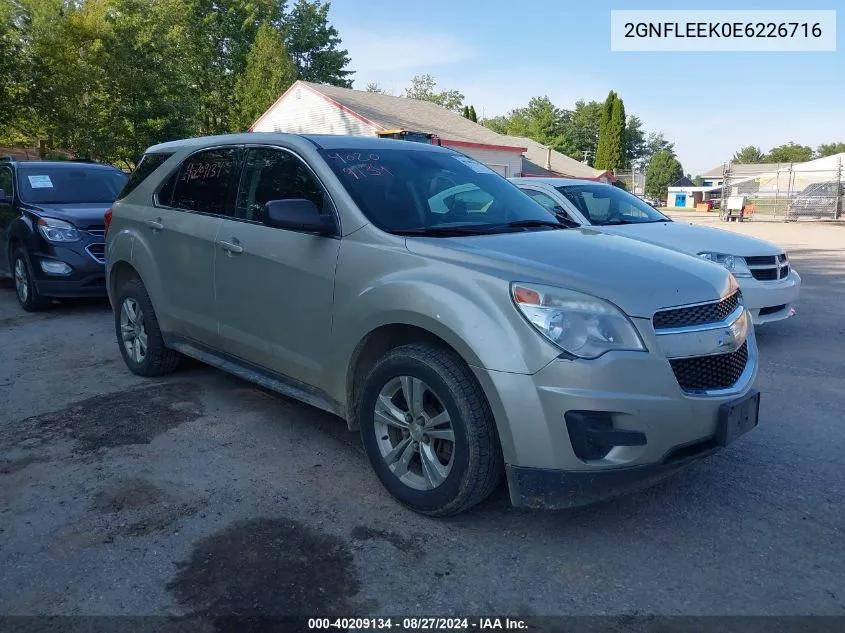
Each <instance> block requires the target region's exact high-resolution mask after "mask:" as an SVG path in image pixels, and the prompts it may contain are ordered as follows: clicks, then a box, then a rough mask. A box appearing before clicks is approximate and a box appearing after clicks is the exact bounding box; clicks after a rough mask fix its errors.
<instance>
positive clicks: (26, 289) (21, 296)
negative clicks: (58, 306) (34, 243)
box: [12, 246, 51, 312]
mask: <svg viewBox="0 0 845 633" xmlns="http://www.w3.org/2000/svg"><path fill="white" fill-rule="evenodd" d="M12 276H13V278H14V280H15V295H17V297H18V303H20V304H21V307H22V308H23V309H24V310H26V311H27V312H36V311H38V310H43V309H44V308H46V307H47V306H49V305H50V303H51V301H50V298H49V297H45V296H43V295H41V294H40V293H39V292H38V288H37V287H36V286H35V278H34V277H33V274H32V266H31V265H30V263H29V257H27V255H26V251H25V250H24V249H23V248H22V247H20V246H18V247H17V248H16V249H15V250H14V252H13V253H12Z"/></svg>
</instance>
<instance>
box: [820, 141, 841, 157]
mask: <svg viewBox="0 0 845 633" xmlns="http://www.w3.org/2000/svg"><path fill="white" fill-rule="evenodd" d="M843 152H845V143H826V144H824V143H823V144H821V145H819V146H818V147H817V148H816V156H818V157H819V158H824V157H825V156H834V155H835V154H842V153H843Z"/></svg>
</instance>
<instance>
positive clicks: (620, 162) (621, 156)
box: [594, 90, 626, 171]
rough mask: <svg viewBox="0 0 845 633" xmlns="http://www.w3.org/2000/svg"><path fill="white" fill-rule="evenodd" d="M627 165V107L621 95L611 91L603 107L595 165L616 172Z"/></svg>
mask: <svg viewBox="0 0 845 633" xmlns="http://www.w3.org/2000/svg"><path fill="white" fill-rule="evenodd" d="M625 164H626V145H625V105H624V104H623V103H622V99H620V98H619V95H617V94H616V93H615V92H614V91H612V90H611V91H610V94H608V95H607V99H606V100H605V102H604V105H603V106H602V113H601V121H600V122H599V143H598V148H597V149H596V160H595V163H594V165H595V167H596V169H608V170H610V171H614V170H617V169H620V168H621V167H623V166H624V165H625Z"/></svg>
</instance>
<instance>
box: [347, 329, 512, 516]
mask: <svg viewBox="0 0 845 633" xmlns="http://www.w3.org/2000/svg"><path fill="white" fill-rule="evenodd" d="M359 415H360V417H359V419H360V421H361V435H362V438H363V443H364V448H365V450H366V452H367V456H368V457H369V459H370V463H371V464H372V466H373V469H374V470H375V472H376V475H377V476H378V477H379V479H380V480H381V482H382V484H383V485H384V487H385V488H387V490H388V491H389V492H390V493H391V494H392V495H393V496H394V497H396V498H397V499H398V500H400V501H401V502H402V503H404V504H406V505H408V506H410V507H411V508H413V509H414V510H416V511H417V512H421V513H423V514H428V515H431V516H447V515H451V514H457V513H459V512H462V511H464V510H466V509H467V508H470V507H471V506H473V505H475V504H477V503H479V502H480V501H482V500H484V499H485V498H487V497H488V496H489V495H490V494H491V493H492V492H493V490H494V489H495V488H496V486H497V485H498V484H499V482H500V481H501V478H502V472H503V468H504V466H503V463H502V451H501V447H500V445H499V439H498V435H497V433H496V428H495V423H494V420H493V415H492V413H491V411H490V407H489V405H488V404H487V400H486V398H485V396H484V393H483V391H482V390H481V386H480V385H479V384H478V381H477V380H476V379H475V376H474V375H473V374H472V372H471V371H470V369H469V367H467V366H466V364H465V363H464V362H463V360H462V359H461V358H459V357H458V356H457V355H456V354H455V353H454V352H452V351H451V350H448V349H445V348H442V347H438V346H434V345H429V344H413V345H405V346H402V347H398V348H396V349H394V350H391V351H390V352H388V353H387V355H385V356H384V357H383V358H382V359H381V360H380V361H379V362H378V363H376V365H375V367H373V369H372V371H371V372H370V375H369V376H368V378H367V380H366V383H365V385H364V389H363V392H362V395H361V400H360V411H359Z"/></svg>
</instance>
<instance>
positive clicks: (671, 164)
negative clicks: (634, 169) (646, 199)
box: [645, 150, 684, 198]
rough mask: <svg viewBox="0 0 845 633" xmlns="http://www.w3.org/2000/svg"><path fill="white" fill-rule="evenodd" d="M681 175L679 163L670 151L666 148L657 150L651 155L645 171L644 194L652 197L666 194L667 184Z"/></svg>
mask: <svg viewBox="0 0 845 633" xmlns="http://www.w3.org/2000/svg"><path fill="white" fill-rule="evenodd" d="M683 175H684V170H683V168H682V167H681V163H679V162H678V159H677V158H675V156H674V155H673V154H672V153H671V152H669V151H666V150H662V151H659V152H657V153H656V154H655V155H654V156H652V158H651V162H649V165H648V169H647V170H646V173H645V193H646V195H647V196H650V197H652V198H661V197H664V196H666V194H667V193H668V191H667V190H668V188H669V186H670V185H671V184H672V183H673V182H676V181H677V180H678V179H679V178H681V177H683Z"/></svg>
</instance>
